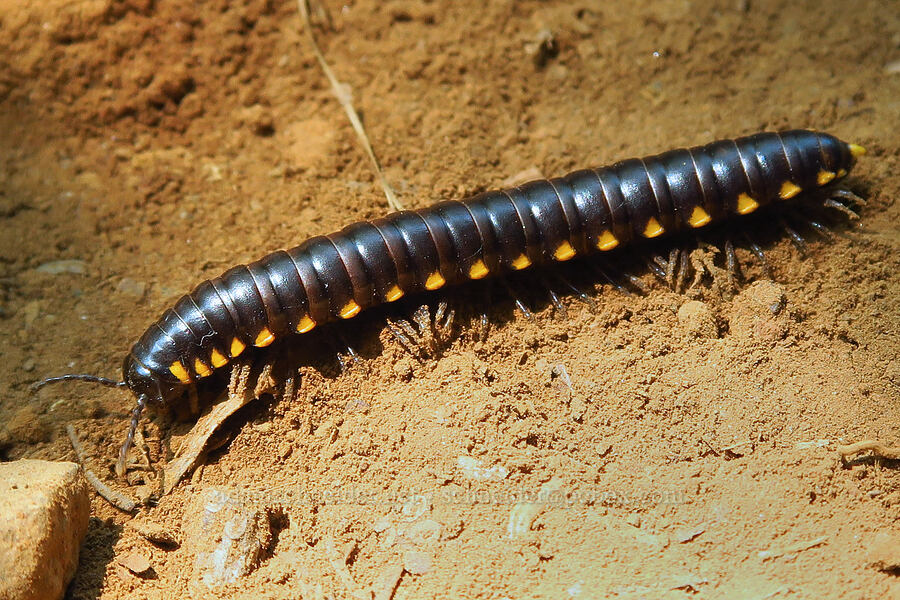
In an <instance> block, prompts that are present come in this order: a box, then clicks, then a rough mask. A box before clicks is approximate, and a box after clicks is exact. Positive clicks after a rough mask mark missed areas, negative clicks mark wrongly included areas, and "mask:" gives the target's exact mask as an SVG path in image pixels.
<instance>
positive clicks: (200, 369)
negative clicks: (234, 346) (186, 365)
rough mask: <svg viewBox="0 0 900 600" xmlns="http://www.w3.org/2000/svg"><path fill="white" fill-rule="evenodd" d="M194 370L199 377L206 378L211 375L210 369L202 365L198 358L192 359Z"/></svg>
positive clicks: (204, 364)
mask: <svg viewBox="0 0 900 600" xmlns="http://www.w3.org/2000/svg"><path fill="white" fill-rule="evenodd" d="M194 370H195V371H197V375H199V376H200V377H208V376H210V375H212V369H210V368H209V365H207V364H206V363H204V362H203V361H202V360H200V359H199V358H195V359H194Z"/></svg>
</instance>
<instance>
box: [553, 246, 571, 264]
mask: <svg viewBox="0 0 900 600" xmlns="http://www.w3.org/2000/svg"><path fill="white" fill-rule="evenodd" d="M573 256H575V248H573V247H572V244H570V243H569V242H563V243H562V244H560V245H559V247H558V248H557V249H556V252H554V253H553V258H555V259H556V260H569V259H570V258H572V257H573Z"/></svg>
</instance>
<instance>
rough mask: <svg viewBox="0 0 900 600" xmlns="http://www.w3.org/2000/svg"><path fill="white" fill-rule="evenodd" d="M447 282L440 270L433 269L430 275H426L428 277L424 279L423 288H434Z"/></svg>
mask: <svg viewBox="0 0 900 600" xmlns="http://www.w3.org/2000/svg"><path fill="white" fill-rule="evenodd" d="M445 283H447V282H446V281H444V276H443V275H441V272H440V271H435V272H434V273H432V274H431V275H429V276H428V279H427V280H425V289H426V290H436V289H438V288H439V287H441V286H442V285H444V284H445Z"/></svg>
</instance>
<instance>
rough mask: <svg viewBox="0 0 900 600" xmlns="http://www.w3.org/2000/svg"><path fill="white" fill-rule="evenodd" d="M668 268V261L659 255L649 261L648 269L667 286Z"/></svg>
mask: <svg viewBox="0 0 900 600" xmlns="http://www.w3.org/2000/svg"><path fill="white" fill-rule="evenodd" d="M668 266H669V264H668V262H666V259H664V258H663V257H662V256H660V255H659V254H655V255H654V256H653V258H652V259H649V260H647V268H649V269H650V271H651V272H652V273H653V274H654V275H656V277H657V278H658V279H659V280H660V281H662V282H663V283H665V284H666V285H668V283H669V282H668V281H667V280H666V269H667V268H668Z"/></svg>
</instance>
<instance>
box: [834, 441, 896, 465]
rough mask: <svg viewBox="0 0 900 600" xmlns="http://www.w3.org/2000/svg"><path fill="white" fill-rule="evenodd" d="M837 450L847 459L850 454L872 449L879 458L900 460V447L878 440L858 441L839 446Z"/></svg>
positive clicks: (873, 453)
mask: <svg viewBox="0 0 900 600" xmlns="http://www.w3.org/2000/svg"><path fill="white" fill-rule="evenodd" d="M837 450H838V453H839V454H840V455H841V458H842V459H845V460H846V459H847V458H848V457H850V456H853V455H855V454H859V453H860V452H865V451H866V450H871V451H872V455H873V456H877V457H879V458H886V459H888V460H900V447H898V446H888V445H886V444H883V443H881V442H879V441H876V440H863V441H861V442H856V443H855V444H848V445H846V446H839V447H838V449H837Z"/></svg>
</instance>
